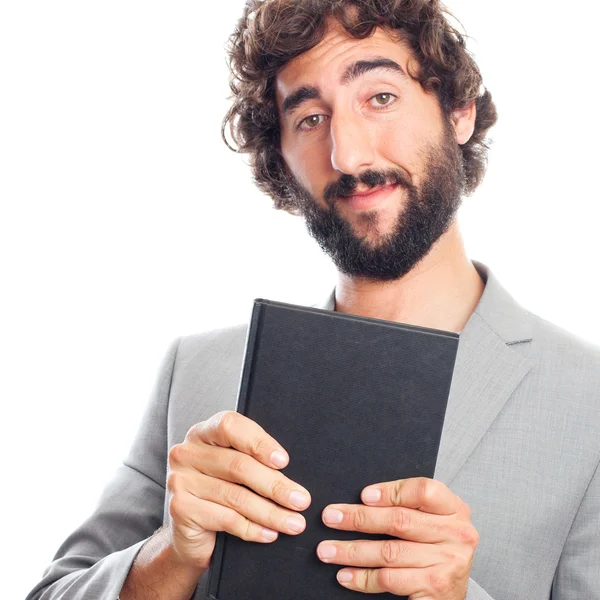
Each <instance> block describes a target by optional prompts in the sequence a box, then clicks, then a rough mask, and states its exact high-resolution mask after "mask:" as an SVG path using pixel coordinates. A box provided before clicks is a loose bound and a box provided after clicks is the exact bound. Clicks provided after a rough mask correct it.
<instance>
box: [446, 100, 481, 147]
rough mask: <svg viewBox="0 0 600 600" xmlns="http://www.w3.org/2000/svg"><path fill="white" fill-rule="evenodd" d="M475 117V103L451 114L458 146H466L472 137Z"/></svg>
mask: <svg viewBox="0 0 600 600" xmlns="http://www.w3.org/2000/svg"><path fill="white" fill-rule="evenodd" d="M476 116H477V109H476V108H475V102H474V101H473V102H471V104H469V105H468V106H466V107H465V108H457V109H456V110H455V111H453V112H452V115H451V116H450V118H451V119H452V123H453V125H454V130H455V131H456V141H457V142H458V143H459V145H461V146H462V145H463V144H466V143H467V142H468V141H469V140H470V139H471V136H472V135H473V131H474V130H475V117H476Z"/></svg>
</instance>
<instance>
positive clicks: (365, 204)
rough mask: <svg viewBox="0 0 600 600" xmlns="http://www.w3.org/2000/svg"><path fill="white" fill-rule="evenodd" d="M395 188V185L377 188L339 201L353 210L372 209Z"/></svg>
mask: <svg viewBox="0 0 600 600" xmlns="http://www.w3.org/2000/svg"><path fill="white" fill-rule="evenodd" d="M397 187H398V185H397V184H389V185H384V186H379V187H376V188H371V189H370V190H366V191H364V192H360V193H358V194H352V195H351V196H342V197H341V198H340V200H341V201H342V203H343V204H344V205H346V206H349V207H350V208H352V209H354V210H365V209H369V208H374V207H376V206H377V205H378V204H380V203H381V202H383V200H385V199H386V198H387V197H388V196H389V195H390V194H391V193H392V192H393V191H394V190H395V189H396V188H397Z"/></svg>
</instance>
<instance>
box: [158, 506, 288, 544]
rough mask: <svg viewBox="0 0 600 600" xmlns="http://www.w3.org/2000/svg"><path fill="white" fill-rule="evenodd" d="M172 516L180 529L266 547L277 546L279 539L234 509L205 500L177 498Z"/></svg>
mask: <svg viewBox="0 0 600 600" xmlns="http://www.w3.org/2000/svg"><path fill="white" fill-rule="evenodd" d="M169 514H170V516H171V519H172V520H173V523H174V526H175V528H176V529H177V528H182V529H184V530H188V531H189V530H192V531H196V530H197V529H198V528H201V529H204V530H207V531H226V532H227V533H230V534H231V535H234V536H235V537H238V538H240V539H242V540H245V541H248V542H260V543H262V544H266V543H269V542H273V541H274V540H276V539H277V537H278V535H279V534H278V533H277V531H273V530H270V529H269V528H266V527H263V526H262V525H259V524H258V523H254V522H252V521H250V520H249V519H247V518H246V517H244V516H243V515H241V514H239V513H237V512H236V511H235V510H233V509H231V508H228V507H226V506H221V505H219V504H215V503H213V502H209V501H207V500H201V499H200V498H196V496H193V495H192V494H179V495H177V496H173V497H172V498H171V500H170V502H169ZM188 537H189V536H188Z"/></svg>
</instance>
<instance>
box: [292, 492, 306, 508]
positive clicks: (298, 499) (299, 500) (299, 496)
mask: <svg viewBox="0 0 600 600" xmlns="http://www.w3.org/2000/svg"><path fill="white" fill-rule="evenodd" d="M309 502H310V498H309V497H308V496H307V495H306V494H303V493H302V492H292V493H291V494H290V503H291V504H293V505H294V506H295V507H296V508H306V506H307V505H308V503H309Z"/></svg>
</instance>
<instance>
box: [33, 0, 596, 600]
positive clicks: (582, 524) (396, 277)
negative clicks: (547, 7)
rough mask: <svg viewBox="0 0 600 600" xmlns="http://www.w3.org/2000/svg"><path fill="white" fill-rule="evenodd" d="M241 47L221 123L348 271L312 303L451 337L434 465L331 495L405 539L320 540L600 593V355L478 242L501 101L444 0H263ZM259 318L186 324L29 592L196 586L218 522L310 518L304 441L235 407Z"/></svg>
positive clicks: (336, 512) (274, 525)
mask: <svg viewBox="0 0 600 600" xmlns="http://www.w3.org/2000/svg"><path fill="white" fill-rule="evenodd" d="M230 58H231V68H232V72H233V77H232V90H233V93H234V103H233V106H232V109H231V110H230V112H229V113H228V115H227V117H226V119H225V124H227V123H229V124H230V125H231V131H232V134H233V137H234V139H235V140H236V141H237V143H238V145H239V147H240V149H241V150H242V151H244V152H248V153H250V155H251V158H252V168H253V171H254V175H255V179H256V181H257V183H258V185H259V187H260V188H261V189H262V190H264V191H265V192H266V193H268V194H269V195H270V196H271V197H272V198H273V200H274V202H275V206H276V208H281V209H285V210H288V211H290V212H293V213H295V214H298V215H300V216H302V217H303V218H304V219H305V220H306V224H307V227H308V230H309V232H310V233H311V235H312V236H313V237H315V239H316V240H317V242H318V243H319V244H320V245H321V247H322V248H323V249H324V250H325V251H326V252H327V253H328V254H329V255H330V256H331V258H332V260H333V261H334V262H335V265H336V266H337V269H338V271H339V278H338V282H337V285H336V288H335V290H334V293H333V294H332V295H331V297H330V298H329V299H328V300H327V302H326V303H325V304H324V305H322V307H323V308H327V309H329V310H337V311H341V312H347V313H353V314H358V315H365V316H369V317H376V318H381V319H387V320H394V321H400V322H404V323H411V324H417V325H421V326H426V327H433V328H437V329H445V330H448V331H455V332H460V334H461V337H460V343H459V350H458V357H457V362H456V369H455V373H454V378H453V382H452V389H451V393H450V399H449V403H448V411H447V415H446V420H445V423H444V430H443V433H442V441H441V445H440V451H439V456H438V463H437V466H436V473H435V478H434V479H425V478H417V479H408V480H404V481H391V482H372V483H373V485H371V486H368V487H367V488H366V489H365V490H364V491H363V494H362V498H361V499H362V504H360V505H334V506H330V507H325V509H324V511H323V520H324V522H325V523H326V524H327V525H329V526H330V527H332V528H333V529H336V528H337V529H345V530H350V531H353V530H360V531H364V532H369V533H388V534H391V535H393V536H394V538H395V539H393V540H389V541H385V542H384V541H364V542H361V543H353V542H335V543H332V542H328V541H327V540H324V541H323V542H322V543H321V544H319V547H318V548H317V549H316V552H317V555H318V556H319V558H320V559H321V560H322V561H324V562H329V563H333V564H337V565H340V569H339V572H338V581H339V583H340V585H343V586H345V587H347V588H349V589H352V590H356V591H357V592H362V593H367V594H372V593H381V592H390V593H392V594H396V595H399V596H409V597H410V598H411V599H412V600H416V599H417V598H419V599H423V598H427V599H435V600H462V599H464V598H468V599H469V600H489V599H490V598H492V599H494V600H500V599H509V598H510V599H514V598H527V599H528V600H542V599H548V598H552V600H567V599H568V600H571V599H578V600H579V599H586V600H593V599H597V598H600V474H598V469H597V467H598V463H599V459H600V441H599V438H598V434H597V432H598V426H599V425H600V415H599V408H598V407H599V404H598V398H599V395H600V392H599V391H598V390H600V351H599V350H598V349H597V348H594V347H591V346H589V345H586V344H584V343H583V342H581V341H579V340H577V339H575V338H574V337H573V336H571V335H570V334H568V333H566V332H564V331H561V330H560V329H558V328H557V327H555V326H553V325H551V324H549V323H547V322H545V321H543V320H542V319H540V318H539V317H536V316H535V315H532V314H530V313H528V312H527V311H526V310H524V309H523V308H521V307H520V306H519V305H518V304H517V303H516V302H515V301H514V300H513V299H512V298H511V297H510V296H509V295H508V294H507V293H506V292H505V291H504V290H503V288H502V287H501V285H500V284H499V282H498V281H497V280H496V279H495V277H494V276H493V274H492V273H491V271H490V270H489V269H488V268H487V267H485V266H484V265H482V264H481V263H477V262H473V261H471V260H469V259H468V258H467V256H466V253H465V249H464V246H463V243H462V240H461V236H460V233H459V229H458V224H457V221H456V211H457V209H458V207H459V205H460V201H461V198H462V196H463V195H464V194H468V193H471V192H473V191H474V190H475V189H476V187H477V185H478V184H479V182H480V181H481V178H482V177H483V173H484V167H485V160H486V146H485V134H486V132H487V130H488V129H489V128H490V127H491V126H492V125H493V124H494V122H495V120H496V114H495V108H494V105H493V103H492V100H491V96H490V94H489V92H487V91H485V92H484V93H483V94H481V93H480V88H481V77H480V74H479V71H478V69H477V67H476V65H475V63H474V62H473V60H472V58H471V57H470V56H469V55H468V53H467V52H466V50H465V47H464V41H463V39H462V38H461V36H460V35H459V34H458V33H457V32H456V31H454V30H453V29H452V28H451V27H450V25H449V24H448V22H447V21H446V20H445V17H444V13H443V10H442V8H441V6H440V5H439V3H438V2H437V0H430V1H427V0H404V1H403V0H361V1H360V2H350V1H344V0H339V1H331V0H329V1H327V0H264V1H262V2H261V1H258V0H250V1H249V3H248V5H247V7H246V10H245V13H244V16H243V17H242V19H241V20H240V22H239V24H238V27H237V29H236V31H235V32H234V34H233V36H232V39H231V47H230ZM245 333H246V326H241V327H234V328H230V329H225V330H221V331H215V332H209V333H207V334H204V335H199V336H189V337H186V338H182V339H181V340H177V341H176V342H175V343H174V344H173V346H172V347H171V348H170V350H169V351H168V353H167V356H166V358H165V361H164V364H163V368H162V369H161V373H160V376H159V379H158V383H157V386H156V391H155V394H154V396H153V398H152V400H151V402H150V404H149V406H148V409H147V411H146V414H145V416H144V419H143V422H142V425H141V428H140V431H139V433H138V435H137V437H136V439H135V442H134V444H133V446H132V449H131V451H130V454H129V456H128V458H127V459H126V461H125V462H124V465H123V466H122V467H121V468H120V469H119V471H118V472H117V473H116V475H115V477H114V479H113V480H112V482H111V483H110V484H109V485H108V487H107V488H106V490H105V492H104V494H103V496H102V498H101V500H100V503H99V506H98V508H97V510H96V511H95V513H94V514H93V515H92V516H91V517H90V518H89V519H88V520H87V521H86V522H85V523H84V524H83V525H82V526H81V527H80V528H78V529H77V530H76V531H75V532H74V533H73V534H72V535H71V536H70V537H69V538H68V539H67V540H66V541H65V543H64V544H63V546H62V547H61V548H60V549H59V551H58V553H57V555H56V557H55V560H54V562H53V563H52V564H51V565H50V567H49V569H48V570H47V572H46V573H45V576H44V579H43V580H42V581H41V582H40V583H39V584H38V585H37V586H36V588H35V589H34V590H32V592H31V593H30V595H29V597H28V598H29V599H31V600H33V599H34V598H40V599H41V598H44V599H51V598H52V599H58V598H61V599H64V600H67V599H80V598H81V599H83V598H116V597H117V595H118V594H120V597H121V599H122V600H130V599H134V598H144V599H151V598H171V599H179V598H181V599H188V598H190V597H193V598H197V599H198V598H203V597H204V589H205V584H206V578H207V568H208V566H209V563H210V558H211V556H212V552H213V550H214V543H215V536H216V532H217V531H228V532H229V533H231V534H233V535H236V536H238V537H241V538H242V539H244V540H249V541H250V540H251V541H254V542H260V543H276V539H277V537H278V535H279V534H280V533H284V534H287V535H297V534H298V533H300V532H302V531H303V529H304V527H305V525H306V523H305V521H304V519H303V517H302V515H301V512H302V510H304V509H305V508H306V507H307V506H308V505H309V504H310V490H306V489H304V488H303V487H302V486H301V485H299V484H298V483H297V482H293V481H290V480H289V479H287V478H286V477H285V476H283V474H282V473H281V472H280V471H279V469H281V468H282V467H283V466H285V465H286V464H287V462H288V461H289V460H293V457H290V456H289V455H288V454H287V452H286V450H285V448H282V447H281V446H280V445H279V444H278V442H277V440H275V439H274V438H272V437H271V436H269V434H268V433H267V432H265V431H264V430H262V429H261V428H260V427H259V426H258V425H257V424H256V423H253V422H252V421H250V420H248V419H246V418H245V417H243V416H241V415H238V414H236V413H235V412H232V409H233V408H234V407H235V401H236V392H237V385H238V381H239V375H240V369H241V363H242V356H243V348H244V341H245ZM157 528H158V530H157ZM285 593H286V592H285V590H282V595H281V597H282V598H285V597H286V596H285Z"/></svg>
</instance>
